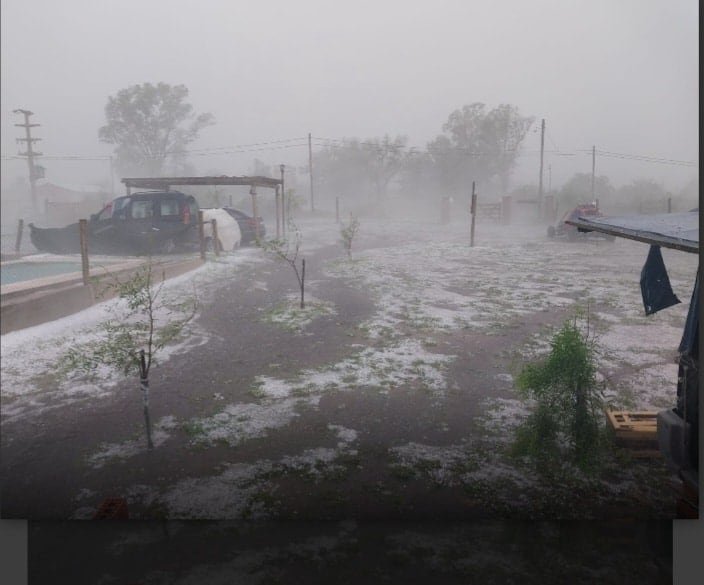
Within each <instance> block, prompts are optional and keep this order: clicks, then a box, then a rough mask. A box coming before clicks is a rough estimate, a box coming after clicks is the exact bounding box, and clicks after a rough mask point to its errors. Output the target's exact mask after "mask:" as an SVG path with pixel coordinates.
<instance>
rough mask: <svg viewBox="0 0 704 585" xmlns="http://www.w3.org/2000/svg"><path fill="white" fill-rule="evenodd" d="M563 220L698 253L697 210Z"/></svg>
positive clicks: (589, 228)
mask: <svg viewBox="0 0 704 585" xmlns="http://www.w3.org/2000/svg"><path fill="white" fill-rule="evenodd" d="M566 223H568V224H570V225H574V226H577V227H578V228H580V229H582V230H586V231H594V232H601V233H604V234H609V235H612V236H617V237H621V238H627V239H630V240H636V241H639V242H644V243H646V244H653V245H656V246H662V247H663V248H674V249H676V250H682V251H684V252H692V253H695V254H698V253H699V212H698V211H687V212H684V213H663V214H659V215H623V216H614V217H589V218H587V217H579V218H577V219H575V220H570V221H567V222H566Z"/></svg>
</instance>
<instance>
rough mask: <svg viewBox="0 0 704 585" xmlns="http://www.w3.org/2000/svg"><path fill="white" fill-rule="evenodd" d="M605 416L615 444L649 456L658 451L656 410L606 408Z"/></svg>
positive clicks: (637, 453)
mask: <svg viewBox="0 0 704 585" xmlns="http://www.w3.org/2000/svg"><path fill="white" fill-rule="evenodd" d="M606 416H607V417H608V420H609V425H610V427H611V431H612V433H613V437H614V442H615V443H616V445H618V446H619V447H624V448H626V449H629V450H631V451H632V452H633V453H634V454H636V455H641V456H647V457H650V456H654V455H657V454H658V453H659V451H658V437H657V430H658V428H657V416H658V413H657V412H655V411H639V412H627V411H613V410H607V411H606Z"/></svg>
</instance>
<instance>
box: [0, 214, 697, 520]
mask: <svg viewBox="0 0 704 585" xmlns="http://www.w3.org/2000/svg"><path fill="white" fill-rule="evenodd" d="M300 225H301V231H302V234H303V248H302V251H301V254H302V255H303V256H305V258H306V262H307V282H308V285H307V305H306V308H305V309H304V310H300V309H299V308H298V307H297V295H296V290H295V288H296V282H295V277H294V275H293V273H292V271H291V270H290V268H288V267H287V266H286V265H284V264H282V263H280V262H277V261H276V260H274V259H272V258H271V257H269V256H267V255H266V254H265V253H264V252H263V251H262V250H260V249H257V248H251V249H243V250H239V251H237V252H235V253H233V254H231V255H228V256H224V257H222V258H221V259H219V260H215V259H214V260H213V261H212V262H209V263H208V264H207V265H206V266H205V267H203V268H201V269H199V270H198V271H195V272H194V273H192V274H191V275H189V276H183V277H179V278H178V279H175V280H174V281H171V282H170V283H169V287H168V293H169V294H172V295H174V297H183V295H187V294H192V293H190V292H189V291H191V290H192V285H193V283H195V284H196V290H197V296H198V300H199V307H200V308H199V313H198V316H197V318H196V319H195V321H194V322H193V324H192V327H191V328H190V330H189V331H188V334H187V335H185V336H184V337H183V339H181V340H180V342H179V343H178V344H176V345H174V346H172V347H170V348H167V351H166V352H165V354H164V355H163V357H162V360H161V363H160V365H159V366H158V367H157V368H155V369H154V370H153V371H152V376H151V381H150V382H151V389H152V397H151V416H152V421H153V422H154V429H155V431H154V438H155V444H156V447H155V449H154V450H152V451H147V450H146V449H145V439H144V432H143V420H142V415H141V399H140V395H139V390H138V385H137V384H136V380H135V379H129V378H128V379H125V378H122V377H121V376H120V375H119V374H114V373H112V372H100V373H99V376H98V378H97V379H94V380H88V379H80V378H79V377H77V376H76V375H74V374H65V373H61V372H60V371H59V370H57V368H56V363H57V360H58V359H59V358H60V356H61V355H62V353H63V352H65V351H66V349H67V348H68V347H70V346H71V345H75V344H77V343H81V342H85V341H86V340H88V339H90V336H91V335H95V334H96V332H97V331H99V330H100V323H101V321H102V320H104V319H105V313H104V312H101V311H102V310H103V309H101V307H97V308H93V309H89V310H88V311H85V312H83V313H82V314H79V315H76V316H74V317H69V318H67V319H65V320H60V321H57V322H54V323H51V324H47V325H44V326H40V327H37V328H34V329H32V330H26V331H23V332H16V333H13V334H8V335H5V336H3V337H2V353H3V359H2V461H1V466H2V482H3V485H2V515H3V517H6V518H33V519H66V518H89V517H91V516H92V514H93V513H94V512H95V510H96V509H97V507H98V506H99V505H100V503H101V502H102V501H103V500H104V499H105V498H107V497H115V496H119V497H124V498H126V499H127V502H128V506H129V512H130V517H131V518H171V519H241V518H269V519H289V518H296V519H300V518H306V519H344V518H356V519H397V518H398V519H414V520H425V519H448V518H451V519H462V518H466V519H475V518H510V519H536V518H544V519H564V518H579V519H589V518H604V519H612V518H624V517H628V518H639V519H646V518H658V519H664V518H672V517H673V515H674V506H673V501H672V494H671V492H670V490H669V487H668V473H667V470H666V469H665V466H664V464H663V463H662V461H660V460H658V459H633V458H630V457H628V456H627V455H625V454H624V453H622V452H619V451H614V452H613V453H610V454H608V455H607V456H606V457H605V461H604V466H603V469H601V470H600V471H599V473H598V474H596V475H586V474H583V473H581V472H579V471H578V470H576V469H574V468H572V467H570V466H569V465H567V464H565V465H564V466H563V468H562V471H561V472H560V473H558V474H554V473H553V474H552V475H550V476H549V477H546V476H544V475H541V474H539V473H538V472H537V471H536V470H535V469H534V468H533V467H532V466H531V465H530V463H529V462H526V461H523V460H516V459H514V458H511V457H509V455H508V454H507V447H508V445H509V444H510V441H511V439H512V436H513V433H514V431H515V428H516V426H517V425H518V424H519V423H520V422H521V420H523V418H524V417H525V416H526V415H527V413H528V412H529V407H528V405H526V404H525V403H524V402H523V401H522V400H520V399H519V397H518V396H517V395H516V393H515V390H514V388H513V376H514V375H515V374H516V373H517V371H518V370H519V369H520V367H521V365H522V364H524V363H525V362H526V361H527V360H530V359H534V358H535V357H536V356H539V355H541V353H544V352H545V351H546V349H547V348H548V343H549V339H550V334H551V331H553V330H554V328H555V327H559V326H560V325H561V324H562V323H563V322H564V321H565V320H566V319H568V318H571V317H572V316H573V315H574V312H575V309H577V308H580V309H582V310H585V309H587V307H588V311H589V315H590V326H591V327H593V328H595V331H596V333H597V336H598V342H599V345H600V347H601V348H602V354H601V356H600V361H599V363H600V368H601V372H602V375H603V378H604V380H605V384H606V396H607V398H608V400H609V401H610V403H611V404H612V405H613V406H614V407H623V408H628V409H634V408H637V409H653V410H657V409H658V408H663V407H667V406H668V405H670V404H671V403H672V402H673V401H674V396H675V386H674V384H675V380H676V367H675V365H674V362H673V358H674V355H675V353H674V352H675V349H676V347H677V344H678V342H679V336H680V335H681V330H682V326H683V323H684V317H685V315H686V309H687V301H688V300H689V295H690V294H691V284H692V282H693V277H694V274H695V271H696V258H695V259H692V258H688V257H687V256H690V255H687V254H677V253H675V254H672V255H669V254H667V253H665V260H666V264H667V266H668V270H669V272H670V277H671V280H672V284H673V288H674V289H675V292H676V293H677V294H678V295H679V296H680V298H681V299H682V300H683V301H684V302H683V304H682V305H678V306H676V307H674V308H672V309H669V310H667V311H663V312H662V313H659V314H657V315H655V316H651V317H649V318H647V319H646V318H645V317H644V316H643V315H642V312H643V311H642V305H641V301H640V294H639V289H638V276H639V272H640V268H641V266H642V264H643V262H644V260H645V256H646V254H647V248H646V247H645V246H642V245H639V244H635V243H632V242H614V243H607V242H603V241H600V242H585V243H576V244H567V243H564V242H555V241H548V240H547V239H546V238H545V237H544V236H543V233H542V228H539V227H533V226H510V227H509V228H503V227H501V226H496V225H480V226H479V227H478V236H477V245H476V246H475V247H474V248H470V247H469V245H468V237H467V233H466V232H467V230H466V226H463V225H459V224H451V225H450V226H439V225H427V224H419V223H411V222H405V223H404V222H397V223H388V222H386V223H384V222H373V221H367V222H364V221H363V222H362V229H361V232H360V234H359V237H358V241H355V243H354V248H353V255H352V258H346V257H345V256H344V254H343V251H342V247H341V246H340V245H339V243H338V242H337V240H338V239H339V228H338V227H337V226H335V225H334V224H333V223H332V222H330V221H329V220H322V219H310V220H306V221H301V224H300Z"/></svg>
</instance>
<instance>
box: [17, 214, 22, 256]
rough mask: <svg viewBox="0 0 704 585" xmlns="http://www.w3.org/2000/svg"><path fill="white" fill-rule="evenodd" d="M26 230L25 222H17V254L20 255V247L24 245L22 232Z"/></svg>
mask: <svg viewBox="0 0 704 585" xmlns="http://www.w3.org/2000/svg"><path fill="white" fill-rule="evenodd" d="M23 229H24V220H23V219H20V220H19V221H18V222H17V238H16V239H15V254H19V253H20V246H21V244H22V230H23Z"/></svg>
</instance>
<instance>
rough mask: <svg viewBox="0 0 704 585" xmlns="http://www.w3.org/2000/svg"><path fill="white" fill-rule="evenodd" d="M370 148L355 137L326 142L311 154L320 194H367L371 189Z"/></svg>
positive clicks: (351, 198) (353, 195)
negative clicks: (364, 146) (320, 148)
mask: <svg viewBox="0 0 704 585" xmlns="http://www.w3.org/2000/svg"><path fill="white" fill-rule="evenodd" d="M369 165H370V161H369V152H368V151H365V150H364V148H363V146H362V144H361V143H360V142H359V140H358V139H357V138H344V139H343V140H342V141H341V142H338V143H333V144H330V145H328V146H325V147H324V148H323V149H322V150H320V151H319V152H317V153H315V154H314V155H313V168H314V169H315V175H316V176H315V181H316V184H317V185H318V188H319V191H320V194H321V195H322V196H323V197H325V196H326V194H327V196H328V197H331V198H334V197H337V196H341V197H343V198H345V199H348V200H350V201H352V200H355V199H359V198H361V197H362V196H369V195H370V194H371V192H372V189H373V183H372V181H373V178H372V175H371V173H370V166H369Z"/></svg>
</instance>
